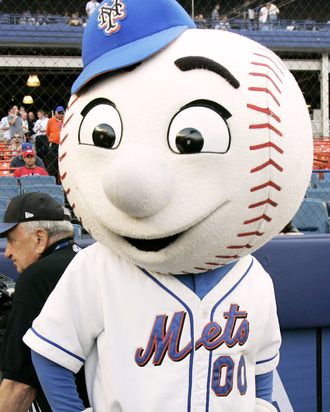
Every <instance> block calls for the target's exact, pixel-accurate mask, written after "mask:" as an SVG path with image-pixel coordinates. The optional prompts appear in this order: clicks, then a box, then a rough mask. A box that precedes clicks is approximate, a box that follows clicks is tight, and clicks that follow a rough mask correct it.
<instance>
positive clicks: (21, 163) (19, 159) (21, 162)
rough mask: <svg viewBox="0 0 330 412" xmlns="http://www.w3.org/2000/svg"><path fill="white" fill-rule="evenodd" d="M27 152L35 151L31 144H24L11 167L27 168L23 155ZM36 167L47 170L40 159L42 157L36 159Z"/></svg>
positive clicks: (12, 161) (13, 159)
mask: <svg viewBox="0 0 330 412" xmlns="http://www.w3.org/2000/svg"><path fill="white" fill-rule="evenodd" d="M27 150H33V146H32V144H31V143H22V151H21V153H20V154H19V155H18V156H15V157H13V158H12V159H11V162H10V167H12V168H14V167H22V166H25V162H24V158H23V153H24V152H25V151H27ZM36 165H37V166H39V167H42V168H44V169H45V165H44V162H43V161H42V160H41V159H40V157H38V156H37V157H36Z"/></svg>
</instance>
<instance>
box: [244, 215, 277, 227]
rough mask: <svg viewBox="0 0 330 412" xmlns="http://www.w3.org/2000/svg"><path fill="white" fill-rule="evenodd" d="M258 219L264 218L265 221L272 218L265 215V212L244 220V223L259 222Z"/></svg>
mask: <svg viewBox="0 0 330 412" xmlns="http://www.w3.org/2000/svg"><path fill="white" fill-rule="evenodd" d="M259 220H265V221H266V222H270V221H271V220H272V218H271V217H269V216H267V215H265V214H263V215H261V216H258V217H255V218H254V219H250V220H246V221H245V222H244V225H249V224H250V223H255V222H259Z"/></svg>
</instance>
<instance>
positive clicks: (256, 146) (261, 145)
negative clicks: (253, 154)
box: [250, 142, 284, 154]
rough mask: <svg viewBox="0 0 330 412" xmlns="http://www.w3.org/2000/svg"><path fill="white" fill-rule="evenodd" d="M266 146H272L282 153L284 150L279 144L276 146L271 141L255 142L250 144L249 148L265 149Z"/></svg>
mask: <svg viewBox="0 0 330 412" xmlns="http://www.w3.org/2000/svg"><path fill="white" fill-rule="evenodd" d="M267 148H272V149H274V150H276V151H277V152H278V153H281V154H283V153H284V151H283V150H282V149H281V148H280V147H279V146H277V145H276V144H275V143H272V142H267V143H261V144H257V145H254V146H250V150H260V149H267Z"/></svg>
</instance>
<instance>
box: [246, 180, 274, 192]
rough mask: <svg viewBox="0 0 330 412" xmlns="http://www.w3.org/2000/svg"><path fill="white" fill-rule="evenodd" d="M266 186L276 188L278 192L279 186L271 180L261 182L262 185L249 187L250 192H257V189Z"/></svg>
mask: <svg viewBox="0 0 330 412" xmlns="http://www.w3.org/2000/svg"><path fill="white" fill-rule="evenodd" d="M266 187H272V188H274V189H276V190H277V191H278V192H279V191H280V190H281V187H280V186H278V185H277V184H276V183H274V182H272V181H271V180H268V182H266V183H263V184H262V185H259V186H255V187H252V188H251V189H250V192H257V191H258V190H262V189H265V188H266Z"/></svg>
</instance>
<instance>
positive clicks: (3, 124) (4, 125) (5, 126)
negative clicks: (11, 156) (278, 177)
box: [0, 110, 10, 143]
mask: <svg viewBox="0 0 330 412" xmlns="http://www.w3.org/2000/svg"><path fill="white" fill-rule="evenodd" d="M9 113H10V110H8V115H9ZM0 130H2V132H3V135H2V141H3V142H4V143H9V142H10V124H9V122H8V116H5V117H3V118H2V119H1V121H0Z"/></svg>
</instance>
